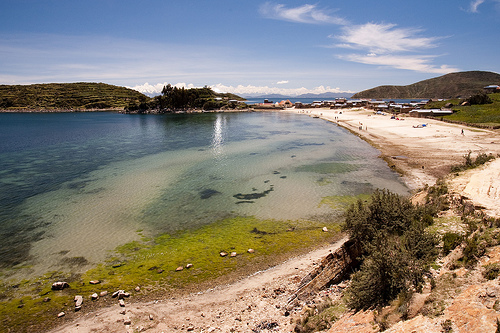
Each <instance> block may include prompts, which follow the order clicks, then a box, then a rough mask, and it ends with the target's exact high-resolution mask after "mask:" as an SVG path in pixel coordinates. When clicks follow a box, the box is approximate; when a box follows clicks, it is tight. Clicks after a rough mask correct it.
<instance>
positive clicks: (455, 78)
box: [352, 71, 500, 99]
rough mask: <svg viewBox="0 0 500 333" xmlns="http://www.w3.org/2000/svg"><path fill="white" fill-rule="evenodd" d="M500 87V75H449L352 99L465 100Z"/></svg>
mask: <svg viewBox="0 0 500 333" xmlns="http://www.w3.org/2000/svg"><path fill="white" fill-rule="evenodd" d="M491 84H495V85H500V74H497V73H493V72H483V71H470V72H458V73H450V74H446V75H443V76H439V77H436V78H433V79H428V80H424V81H420V82H417V83H413V84H410V85H407V86H389V85H387V86H379V87H376V88H372V89H368V90H364V91H361V92H359V93H356V94H354V95H353V96H352V98H377V99H378V98H384V99H407V98H443V99H448V98H459V97H462V98H467V97H470V96H472V95H475V94H477V93H480V92H482V91H483V88H484V87H485V86H488V85H491Z"/></svg>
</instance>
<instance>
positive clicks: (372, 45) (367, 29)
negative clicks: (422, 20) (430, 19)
mask: <svg viewBox="0 0 500 333" xmlns="http://www.w3.org/2000/svg"><path fill="white" fill-rule="evenodd" d="M343 31H344V34H343V35H341V36H338V37H337V38H338V39H340V40H341V41H343V42H344V44H339V45H337V46H340V47H345V48H352V49H363V50H365V49H366V50H368V51H369V52H373V53H388V52H407V51H414V50H417V49H423V48H432V47H436V45H435V42H436V40H438V39H439V38H437V37H418V36H416V35H417V33H419V32H420V31H421V30H419V29H411V28H396V25H395V24H377V23H366V24H363V25H357V26H346V27H344V28H343Z"/></svg>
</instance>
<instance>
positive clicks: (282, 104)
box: [278, 99, 293, 108]
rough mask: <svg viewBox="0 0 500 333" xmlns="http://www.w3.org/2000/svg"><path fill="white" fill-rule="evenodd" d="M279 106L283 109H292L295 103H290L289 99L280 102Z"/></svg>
mask: <svg viewBox="0 0 500 333" xmlns="http://www.w3.org/2000/svg"><path fill="white" fill-rule="evenodd" d="M278 105H279V106H282V107H285V108H291V107H292V106H293V103H292V102H290V100H289V99H287V100H286V101H281V102H279V103H278Z"/></svg>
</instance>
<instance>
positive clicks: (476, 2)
mask: <svg viewBox="0 0 500 333" xmlns="http://www.w3.org/2000/svg"><path fill="white" fill-rule="evenodd" d="M484 1H485V0H474V1H472V2H471V3H470V6H469V11H470V12H472V13H477V12H478V10H477V8H478V7H479V5H481V4H482V3H483V2H484Z"/></svg>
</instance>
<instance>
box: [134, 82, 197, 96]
mask: <svg viewBox="0 0 500 333" xmlns="http://www.w3.org/2000/svg"><path fill="white" fill-rule="evenodd" d="M168 84H169V83H168V82H163V83H156V84H149V83H148V82H146V83H144V84H141V85H137V86H133V87H127V88H130V89H134V90H137V91H139V92H141V93H143V94H145V95H149V96H154V95H159V94H161V91H162V90H163V87H165V86H166V85H168ZM172 86H174V87H177V88H185V89H191V88H201V87H196V86H195V85H194V84H192V83H189V84H186V83H184V82H179V83H176V84H172Z"/></svg>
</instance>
